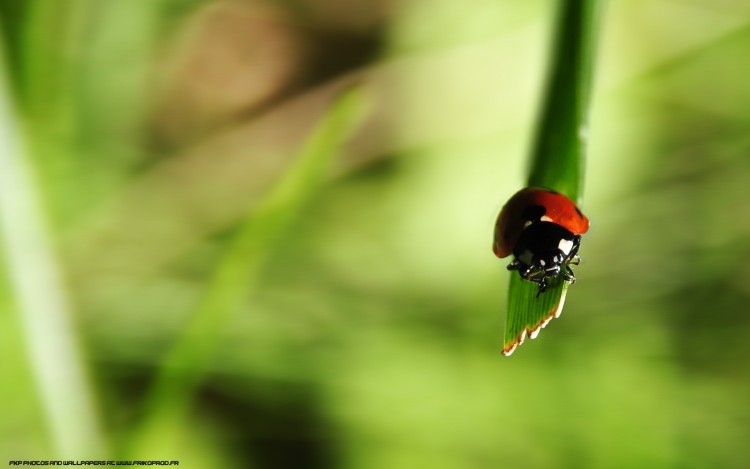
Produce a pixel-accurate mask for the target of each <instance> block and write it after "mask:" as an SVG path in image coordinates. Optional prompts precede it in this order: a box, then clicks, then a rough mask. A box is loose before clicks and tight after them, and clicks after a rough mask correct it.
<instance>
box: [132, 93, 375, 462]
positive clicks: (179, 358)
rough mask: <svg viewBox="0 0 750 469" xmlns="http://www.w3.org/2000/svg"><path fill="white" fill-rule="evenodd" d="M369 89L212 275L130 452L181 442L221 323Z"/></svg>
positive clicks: (348, 129) (331, 125) (334, 114)
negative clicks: (195, 392)
mask: <svg viewBox="0 0 750 469" xmlns="http://www.w3.org/2000/svg"><path fill="white" fill-rule="evenodd" d="M362 98H363V96H362V90H360V89H353V90H349V91H347V92H345V93H344V94H343V95H342V96H341V97H340V98H339V99H338V100H337V101H336V102H335V103H334V105H333V107H332V109H331V110H330V111H329V112H328V114H327V115H326V116H324V117H323V119H322V121H321V122H320V124H319V125H318V127H317V128H316V129H315V130H314V131H313V133H312V135H311V136H310V137H309V139H308V140H307V142H306V143H305V145H304V147H303V148H302V150H301V152H300V154H299V155H298V156H297V158H296V159H295V162H294V163H293V164H292V166H291V168H290V169H289V170H287V172H286V174H285V175H284V176H283V177H282V178H281V180H280V181H279V182H278V183H277V184H276V186H275V187H274V188H273V189H272V190H271V192H270V193H269V194H268V195H267V196H266V198H265V199H264V200H263V202H261V203H260V205H259V206H258V207H257V208H256V209H255V210H253V213H252V214H251V215H250V216H249V217H248V218H247V220H246V221H245V223H244V224H243V225H242V226H241V227H240V228H239V230H238V232H237V233H236V234H235V236H234V238H233V239H232V240H231V241H230V243H229V246H228V247H227V249H226V251H225V252H224V254H223V256H222V258H221V259H220V260H219V263H218V265H217V267H216V269H215V271H214V273H213V276H212V278H211V279H210V280H209V282H208V285H207V287H206V290H205V292H204V295H203V298H202V300H201V302H200V303H199V304H198V305H197V307H196V310H195V311H194V313H193V316H192V319H191V321H190V323H189V324H188V325H187V327H186V329H185V331H184V333H183V335H182V337H181V338H180V339H179V340H178V342H177V344H176V345H175V346H174V348H173V349H172V351H171V353H169V354H168V356H167V357H166V359H165V361H164V363H163V366H162V368H161V369H160V371H159V372H158V374H157V377H156V381H155V384H154V386H153V388H152V390H151V392H150V395H149V397H148V398H147V401H146V418H145V421H144V422H143V424H142V425H141V426H140V428H138V429H137V430H136V432H135V435H134V438H133V441H132V442H131V444H130V445H129V447H128V448H126V450H125V452H126V456H131V457H146V456H147V455H154V456H158V455H159V454H162V455H163V452H164V450H165V449H166V448H170V449H174V448H177V447H179V443H178V442H177V441H176V440H175V441H171V442H170V441H167V440H166V439H165V438H164V436H165V434H169V435H172V437H173V438H175V439H177V438H179V434H180V432H179V431H178V430H179V428H181V425H182V424H183V421H184V418H185V416H186V415H187V412H189V410H190V404H191V401H192V394H193V392H194V391H195V390H196V388H197V387H198V386H199V385H200V383H201V381H202V379H203V378H204V376H205V373H206V372H207V370H208V369H209V367H210V364H211V363H212V362H213V361H214V352H215V350H216V348H217V346H218V345H219V341H220V340H221V331H222V328H223V327H225V326H226V324H227V322H228V320H229V319H230V318H231V316H232V314H233V313H234V312H236V311H237V309H238V307H239V306H240V303H241V302H242V300H243V299H244V298H245V296H246V295H247V293H248V291H249V290H251V289H252V288H253V285H254V283H255V281H256V280H257V279H258V277H259V274H260V273H261V270H262V267H263V265H264V263H265V260H266V258H267V256H268V255H269V253H271V252H272V250H273V248H274V247H275V244H276V240H277V238H278V237H279V236H280V235H281V233H282V232H284V231H285V230H287V229H288V228H289V227H290V226H291V225H292V223H293V222H294V220H295V219H296V217H297V215H298V214H299V213H300V211H301V210H302V209H303V208H304V206H305V204H306V203H307V202H308V201H309V199H310V197H311V196H312V195H314V193H315V191H316V190H317V189H318V188H319V187H320V186H321V185H322V184H323V182H324V181H325V178H326V176H327V175H328V169H329V168H330V166H331V162H332V160H333V157H334V156H335V155H336V154H337V153H338V152H339V150H340V148H341V146H342V144H343V143H344V141H345V140H346V139H347V138H348V137H349V136H351V134H352V132H353V130H354V129H355V126H356V125H357V124H358V123H359V122H360V121H361V117H362V116H363V109H364V108H363V104H364V103H363V99H362Z"/></svg>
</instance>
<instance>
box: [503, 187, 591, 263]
mask: <svg viewBox="0 0 750 469" xmlns="http://www.w3.org/2000/svg"><path fill="white" fill-rule="evenodd" d="M540 220H541V221H547V222H552V223H555V224H557V225H560V226H562V227H563V228H565V229H566V230H568V231H570V232H571V233H573V234H574V235H581V234H583V233H585V232H587V231H588V229H589V220H588V218H586V216H585V215H584V214H583V213H581V211H580V210H579V209H578V207H576V205H575V204H574V203H573V201H572V200H570V199H569V198H567V197H565V196H564V195H562V194H560V193H559V192H555V191H552V190H549V189H541V188H538V187H527V188H525V189H521V190H520V191H518V192H516V193H515V195H513V197H511V198H510V200H508V202H506V204H505V205H504V206H503V209H502V210H501V211H500V215H498V217H497V223H496V224H495V241H494V243H493V245H492V250H493V251H494V252H495V255H496V256H497V257H505V256H507V255H509V254H510V253H511V252H513V247H514V246H515V245H516V243H517V242H518V238H519V237H520V236H521V232H522V231H523V230H524V228H526V227H527V226H528V225H529V223H530V222H534V221H540Z"/></svg>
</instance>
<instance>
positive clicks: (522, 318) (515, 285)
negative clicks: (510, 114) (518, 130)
mask: <svg viewBox="0 0 750 469" xmlns="http://www.w3.org/2000/svg"><path fill="white" fill-rule="evenodd" d="M602 4H603V0H565V1H563V3H562V9H561V11H560V15H559V18H558V19H559V24H558V29H557V35H556V36H555V47H554V51H553V55H552V67H551V70H550V79H549V83H548V87H547V91H546V99H545V101H544V104H543V108H542V114H541V118H540V122H539V128H538V131H537V135H536V139H535V144H534V150H533V152H532V157H531V167H530V168H529V169H530V171H529V178H528V184H527V185H528V186H530V187H543V188H547V189H554V190H556V191H558V192H560V193H562V194H565V195H566V196H568V198H570V199H571V200H573V201H575V202H576V204H578V205H579V206H580V204H581V202H582V197H581V195H582V188H583V180H584V177H583V176H584V170H585V155H586V137H587V133H588V110H589V98H590V94H591V75H592V69H593V59H594V54H595V49H596V48H595V45H596V31H597V23H598V19H599V16H600V14H599V11H600V9H601V7H602ZM567 289H568V283H567V282H564V281H563V280H562V279H561V278H557V279H555V280H554V281H553V282H551V284H550V285H549V287H548V288H547V290H546V291H545V292H544V293H542V294H538V291H539V288H538V286H537V285H536V284H535V283H532V282H528V281H524V280H522V279H521V278H520V277H519V276H518V275H516V274H515V273H514V274H513V275H511V281H510V289H509V292H508V319H507V323H506V331H505V339H504V340H503V353H504V354H505V355H510V354H511V353H513V351H514V350H515V349H516V347H517V346H518V345H520V344H521V343H522V342H523V341H524V339H525V338H526V337H531V338H532V339H533V338H535V337H536V335H537V334H538V333H539V331H540V330H541V328H542V327H544V326H546V325H547V323H548V322H549V321H550V320H551V319H552V318H555V317H558V316H559V315H560V313H561V312H562V307H563V304H564V302H565V295H566V293H567Z"/></svg>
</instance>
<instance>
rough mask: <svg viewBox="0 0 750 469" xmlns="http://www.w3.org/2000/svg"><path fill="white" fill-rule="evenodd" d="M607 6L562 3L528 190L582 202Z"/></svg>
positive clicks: (576, 0)
mask: <svg viewBox="0 0 750 469" xmlns="http://www.w3.org/2000/svg"><path fill="white" fill-rule="evenodd" d="M602 4H603V1H602V0H563V1H562V3H561V11H560V15H559V23H558V26H557V31H556V34H555V40H554V50H553V55H552V64H551V65H552V68H551V70H550V75H549V77H550V78H549V82H548V84H547V91H546V97H545V100H544V103H543V107H542V113H541V120H540V123H539V127H538V130H537V135H536V139H535V147H534V150H533V153H532V159H531V168H530V172H529V179H528V185H529V186H539V187H547V188H550V189H555V190H557V191H558V192H561V193H563V194H565V195H567V196H568V197H569V198H570V199H571V200H573V201H575V202H576V203H577V204H580V203H581V201H582V190H583V179H584V177H583V176H584V168H585V164H586V158H585V156H586V143H587V134H588V114H589V101H590V96H591V84H592V79H591V76H592V69H593V60H594V55H595V53H596V51H595V45H596V33H597V31H596V30H597V24H598V19H599V16H600V14H599V13H600V10H601V6H602Z"/></svg>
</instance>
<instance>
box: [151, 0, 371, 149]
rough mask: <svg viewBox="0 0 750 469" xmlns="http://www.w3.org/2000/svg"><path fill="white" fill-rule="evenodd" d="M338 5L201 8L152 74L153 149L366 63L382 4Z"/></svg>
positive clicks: (203, 133) (226, 0)
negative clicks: (155, 82) (155, 79)
mask: <svg viewBox="0 0 750 469" xmlns="http://www.w3.org/2000/svg"><path fill="white" fill-rule="evenodd" d="M339 3H341V2H338V3H337V2H336V1H326V2H324V3H323V4H315V5H304V4H302V5H296V6H293V7H291V8H290V9H289V10H283V9H281V8H280V7H277V6H271V5H267V4H264V3H262V2H260V1H256V0H250V1H242V0H220V1H217V2H213V3H210V4H209V5H207V6H205V7H203V8H200V9H198V10H196V12H194V13H193V14H192V16H191V17H190V18H189V19H188V20H187V23H186V25H185V26H184V27H183V28H182V32H180V33H179V34H178V35H177V37H176V38H175V39H174V41H173V42H172V43H171V45H170V46H168V47H166V48H165V51H164V54H163V59H162V61H161V63H160V64H158V65H157V66H156V69H155V71H154V73H155V75H156V76H157V85H156V87H155V92H154V102H155V104H154V109H153V114H152V122H153V124H152V134H151V141H152V144H153V145H154V147H155V148H154V149H155V150H157V152H158V153H160V152H162V151H164V150H169V151H171V150H174V149H176V148H181V147H184V146H185V145H187V144H192V143H194V142H195V141H196V140H200V139H202V138H204V137H207V136H209V135H211V134H212V133H214V132H215V131H218V130H220V129H222V128H224V127H225V126H227V125H229V124H232V123H236V122H237V121H240V120H245V119H248V118H252V117H255V116H257V115H258V114H259V113H260V112H264V111H266V110H268V109H269V108H271V107H273V106H275V105H276V104H278V102H279V101H281V100H283V99H285V98H287V97H289V96H291V95H293V94H296V93H297V92H299V91H300V90H303V89H307V88H309V87H310V86H314V85H317V84H320V83H323V82H325V81H327V80H329V79H331V78H333V77H336V76H339V75H341V74H343V73H346V72H348V71H350V70H352V69H354V68H357V67H360V66H362V65H365V64H367V63H368V62H369V61H370V60H371V59H372V58H373V57H374V56H375V54H376V53H377V52H378V51H379V48H380V40H379V38H380V36H381V29H382V28H381V26H382V22H381V20H382V18H383V17H384V14H382V11H383V7H382V5H381V4H382V1H380V0H367V1H366V2H364V3H362V4H359V3H358V4H357V5H356V8H355V5H349V4H348V3H346V4H345V5H341V4H339ZM378 11H380V12H381V13H377V14H376V12H378Z"/></svg>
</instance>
